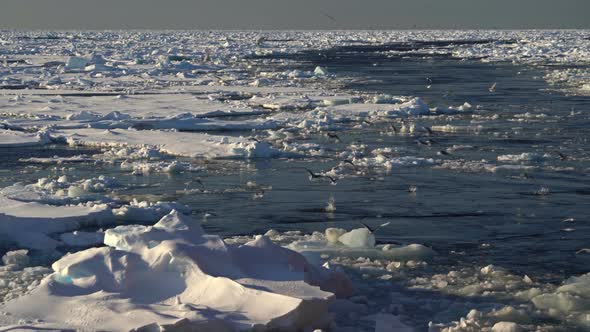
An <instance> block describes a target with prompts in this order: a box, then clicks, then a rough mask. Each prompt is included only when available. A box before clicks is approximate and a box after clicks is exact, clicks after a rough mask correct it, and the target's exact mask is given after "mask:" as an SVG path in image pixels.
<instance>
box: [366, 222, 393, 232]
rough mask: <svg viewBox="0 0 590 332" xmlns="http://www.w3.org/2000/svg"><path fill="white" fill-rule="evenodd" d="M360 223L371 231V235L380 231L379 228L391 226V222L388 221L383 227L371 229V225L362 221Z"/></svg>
mask: <svg viewBox="0 0 590 332" xmlns="http://www.w3.org/2000/svg"><path fill="white" fill-rule="evenodd" d="M359 222H360V223H361V224H362V225H363V226H365V228H366V229H368V230H369V233H371V234H373V233H375V231H376V230H378V229H379V228H381V227H385V226H388V225H389V224H391V222H389V221H388V222H386V223H384V224H381V225H379V226H377V227H375V228H371V227H370V226H369V225H367V224H365V223H364V222H362V221H359Z"/></svg>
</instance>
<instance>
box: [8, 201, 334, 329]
mask: <svg viewBox="0 0 590 332" xmlns="http://www.w3.org/2000/svg"><path fill="white" fill-rule="evenodd" d="M105 244H107V245H108V246H107V247H102V248H91V249H87V250H84V251H80V252H77V253H74V254H68V255H66V256H64V257H63V258H61V259H60V260H58V261H57V262H55V263H54V264H53V266H52V268H53V271H54V272H53V273H52V274H50V275H49V276H47V277H46V278H45V279H43V281H42V282H41V284H40V286H39V287H38V288H36V289H35V290H34V291H33V292H31V293H30V294H28V295H25V296H23V297H21V298H18V299H16V300H12V301H10V302H8V303H6V304H5V305H3V306H0V311H1V312H7V313H9V314H8V315H6V316H5V317H7V318H2V319H5V320H6V319H14V321H13V322H7V323H8V325H10V324H12V326H14V328H17V329H18V328H19V327H20V328H22V327H24V326H21V325H19V324H23V323H22V322H29V324H27V326H29V327H30V326H35V327H39V328H41V327H43V328H53V329H81V330H108V331H129V330H139V329H141V330H142V331H143V330H145V331H148V330H149V331H161V330H163V329H165V330H166V331H181V330H182V331H187V330H199V331H201V330H202V329H203V330H204V329H209V330H212V331H233V330H244V329H252V328H255V329H256V330H258V329H261V330H266V329H278V330H284V329H288V330H295V329H303V328H318V327H319V328H322V327H325V324H326V322H327V320H326V317H327V316H326V312H327V309H328V302H329V300H330V299H331V298H332V297H333V294H332V293H329V292H325V291H322V290H321V289H320V288H319V287H318V286H312V285H311V283H314V284H321V283H322V278H321V277H319V276H320V275H322V274H326V273H327V272H326V271H320V270H318V269H316V268H315V267H312V266H311V265H309V264H308V263H307V261H306V260H305V258H304V257H303V256H301V255H300V254H299V253H296V252H294V251H292V250H289V249H285V248H282V247H280V246H278V245H276V244H274V243H273V242H272V241H270V239H269V238H268V237H266V236H259V237H257V238H256V239H255V240H253V241H250V242H248V243H246V244H244V245H239V246H238V245H229V244H226V243H224V241H223V240H222V239H221V238H220V237H218V236H214V235H207V234H205V233H204V231H203V229H202V228H201V226H200V225H199V224H198V222H197V221H196V220H193V219H192V218H189V217H187V216H184V215H182V214H180V213H178V212H177V211H175V210H174V211H172V212H171V213H170V214H168V215H166V216H164V217H163V218H162V219H161V220H160V221H159V222H158V223H157V224H156V225H154V226H138V225H133V226H119V227H116V228H114V229H110V230H108V231H106V233H105ZM324 281H327V280H324ZM2 319H0V323H3V322H2ZM30 322H38V323H36V324H37V325H35V323H30Z"/></svg>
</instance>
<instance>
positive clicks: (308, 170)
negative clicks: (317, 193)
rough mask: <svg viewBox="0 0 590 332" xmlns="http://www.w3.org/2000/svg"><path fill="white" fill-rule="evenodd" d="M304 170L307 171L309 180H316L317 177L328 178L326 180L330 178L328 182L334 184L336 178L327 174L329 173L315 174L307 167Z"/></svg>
mask: <svg viewBox="0 0 590 332" xmlns="http://www.w3.org/2000/svg"><path fill="white" fill-rule="evenodd" d="M305 170H306V171H307V173H309V181H313V180H318V179H328V180H330V182H331V183H332V184H336V179H335V178H333V177H331V176H329V175H323V174H316V173H314V172H313V171H312V170H310V169H309V168H306V169H305Z"/></svg>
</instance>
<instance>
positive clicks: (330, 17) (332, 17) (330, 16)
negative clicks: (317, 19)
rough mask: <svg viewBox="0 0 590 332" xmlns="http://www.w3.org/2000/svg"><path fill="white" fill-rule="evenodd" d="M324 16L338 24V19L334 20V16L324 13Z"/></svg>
mask: <svg viewBox="0 0 590 332" xmlns="http://www.w3.org/2000/svg"><path fill="white" fill-rule="evenodd" d="M322 14H323V15H324V16H325V17H327V18H329V19H330V20H331V21H332V22H336V19H335V18H334V16H332V15H330V14H328V13H326V12H322Z"/></svg>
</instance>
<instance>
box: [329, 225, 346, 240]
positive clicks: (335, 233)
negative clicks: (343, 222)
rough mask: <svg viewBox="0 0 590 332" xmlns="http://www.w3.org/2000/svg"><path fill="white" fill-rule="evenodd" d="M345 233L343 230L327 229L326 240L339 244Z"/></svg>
mask: <svg viewBox="0 0 590 332" xmlns="http://www.w3.org/2000/svg"><path fill="white" fill-rule="evenodd" d="M344 233H346V230H345V229H342V228H326V240H328V242H330V243H337V242H338V239H339V238H340V237H341V236H342V235H343V234H344Z"/></svg>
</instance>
